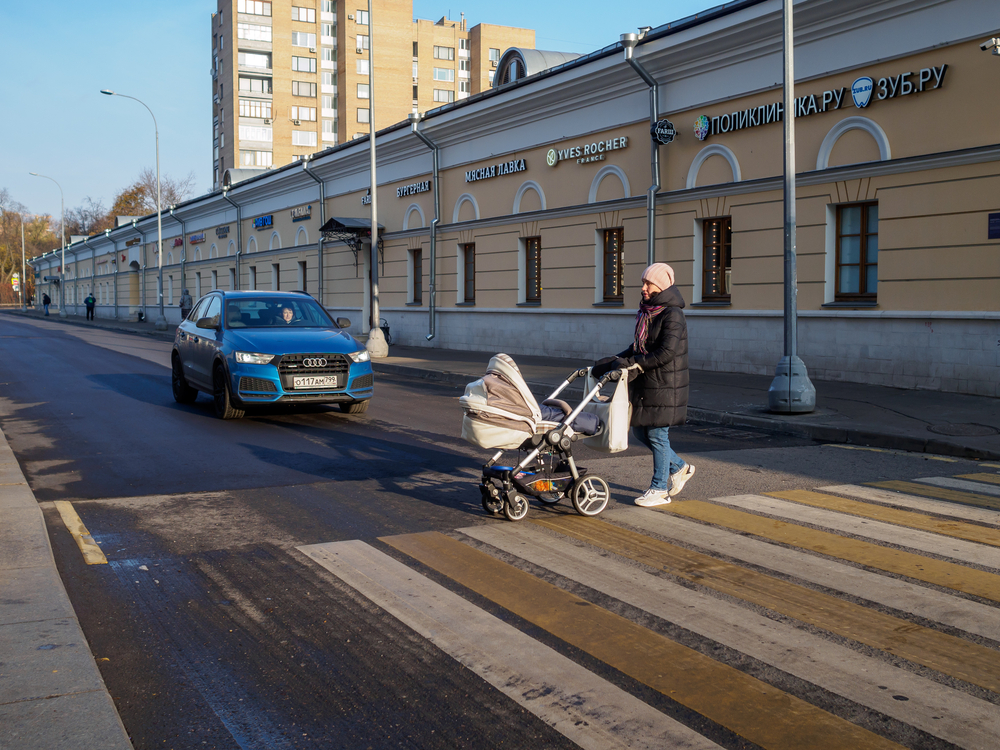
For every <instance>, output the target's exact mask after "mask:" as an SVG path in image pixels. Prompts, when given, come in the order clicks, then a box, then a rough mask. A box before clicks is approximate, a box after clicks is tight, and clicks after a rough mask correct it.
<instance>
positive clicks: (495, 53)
mask: <svg viewBox="0 0 1000 750" xmlns="http://www.w3.org/2000/svg"><path fill="white" fill-rule="evenodd" d="M490 62H491V63H498V62H500V50H498V49H496V48H495V47H490Z"/></svg>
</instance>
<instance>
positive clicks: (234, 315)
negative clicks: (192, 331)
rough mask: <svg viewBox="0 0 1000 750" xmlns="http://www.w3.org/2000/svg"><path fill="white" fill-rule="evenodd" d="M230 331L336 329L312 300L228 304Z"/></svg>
mask: <svg viewBox="0 0 1000 750" xmlns="http://www.w3.org/2000/svg"><path fill="white" fill-rule="evenodd" d="M226 325H227V326H228V327H229V328H333V327H335V326H334V324H333V321H332V320H330V316H329V315H327V314H326V311H325V310H323V308H321V307H320V306H319V304H317V302H316V301H315V300H314V299H313V298H312V297H306V296H305V295H302V296H301V297H298V296H297V297H292V298H288V299H275V298H273V297H272V298H267V297H261V298H256V297H242V298H240V299H228V300H226Z"/></svg>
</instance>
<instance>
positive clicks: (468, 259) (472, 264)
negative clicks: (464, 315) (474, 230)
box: [462, 242, 476, 304]
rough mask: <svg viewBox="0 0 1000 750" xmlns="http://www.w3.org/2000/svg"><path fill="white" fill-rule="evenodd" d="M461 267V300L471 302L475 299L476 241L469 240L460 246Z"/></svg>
mask: <svg viewBox="0 0 1000 750" xmlns="http://www.w3.org/2000/svg"><path fill="white" fill-rule="evenodd" d="M462 268H463V275H462V277H463V279H464V280H465V284H464V285H463V286H464V287H465V288H464V289H463V290H462V301H463V302H465V303H467V304H471V303H474V302H475V301H476V243H474V242H469V243H466V244H465V245H463V246H462Z"/></svg>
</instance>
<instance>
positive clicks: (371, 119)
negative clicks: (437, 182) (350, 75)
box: [365, 0, 389, 357]
mask: <svg viewBox="0 0 1000 750" xmlns="http://www.w3.org/2000/svg"><path fill="white" fill-rule="evenodd" d="M373 29H374V22H373V21H372V0H368V138H369V145H370V146H371V154H370V157H371V184H372V231H371V233H370V234H371V247H370V248H369V250H370V251H371V252H370V255H371V260H370V263H371V271H372V274H371V275H372V324H371V326H370V327H369V330H368V341H367V342H366V344H365V348H366V349H367V350H368V353H369V354H370V355H371V356H372V357H387V356H388V355H389V346H388V344H386V343H385V337H384V336H383V335H382V329H381V328H380V327H379V322H380V318H379V309H378V195H377V193H378V191H377V190H376V189H375V187H376V184H377V183H376V181H375V59H374V57H373V51H374V49H375V44H374V38H373V36H372V30H373Z"/></svg>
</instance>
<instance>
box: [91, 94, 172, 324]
mask: <svg viewBox="0 0 1000 750" xmlns="http://www.w3.org/2000/svg"><path fill="white" fill-rule="evenodd" d="M101 93H102V94H107V95H108V96H121V97H124V98H125V99H131V100H132V101H136V102H139V104H142V106H143V107H146V111H147V112H149V116H150V117H152V118H153V130H154V131H155V132H156V265H157V268H158V269H159V272H158V273H157V282H156V284H157V286H158V287H159V289H158V290H157V297H159V300H160V312H159V315H158V316H157V318H156V323H155V327H156V330H157V331H165V330H167V318H166V316H165V315H164V314H163V221H162V217H161V213H162V209H161V205H160V126H159V125H157V124H156V115H154V114H153V110H151V109H150V108H149V107H148V106H146V104H145V103H144V102H142V101H141V100H139V99H136V98H135V97H134V96H129V95H128V94H118V93H116V92H114V91H111V90H109V89H101ZM143 255H145V251H144V252H143Z"/></svg>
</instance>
